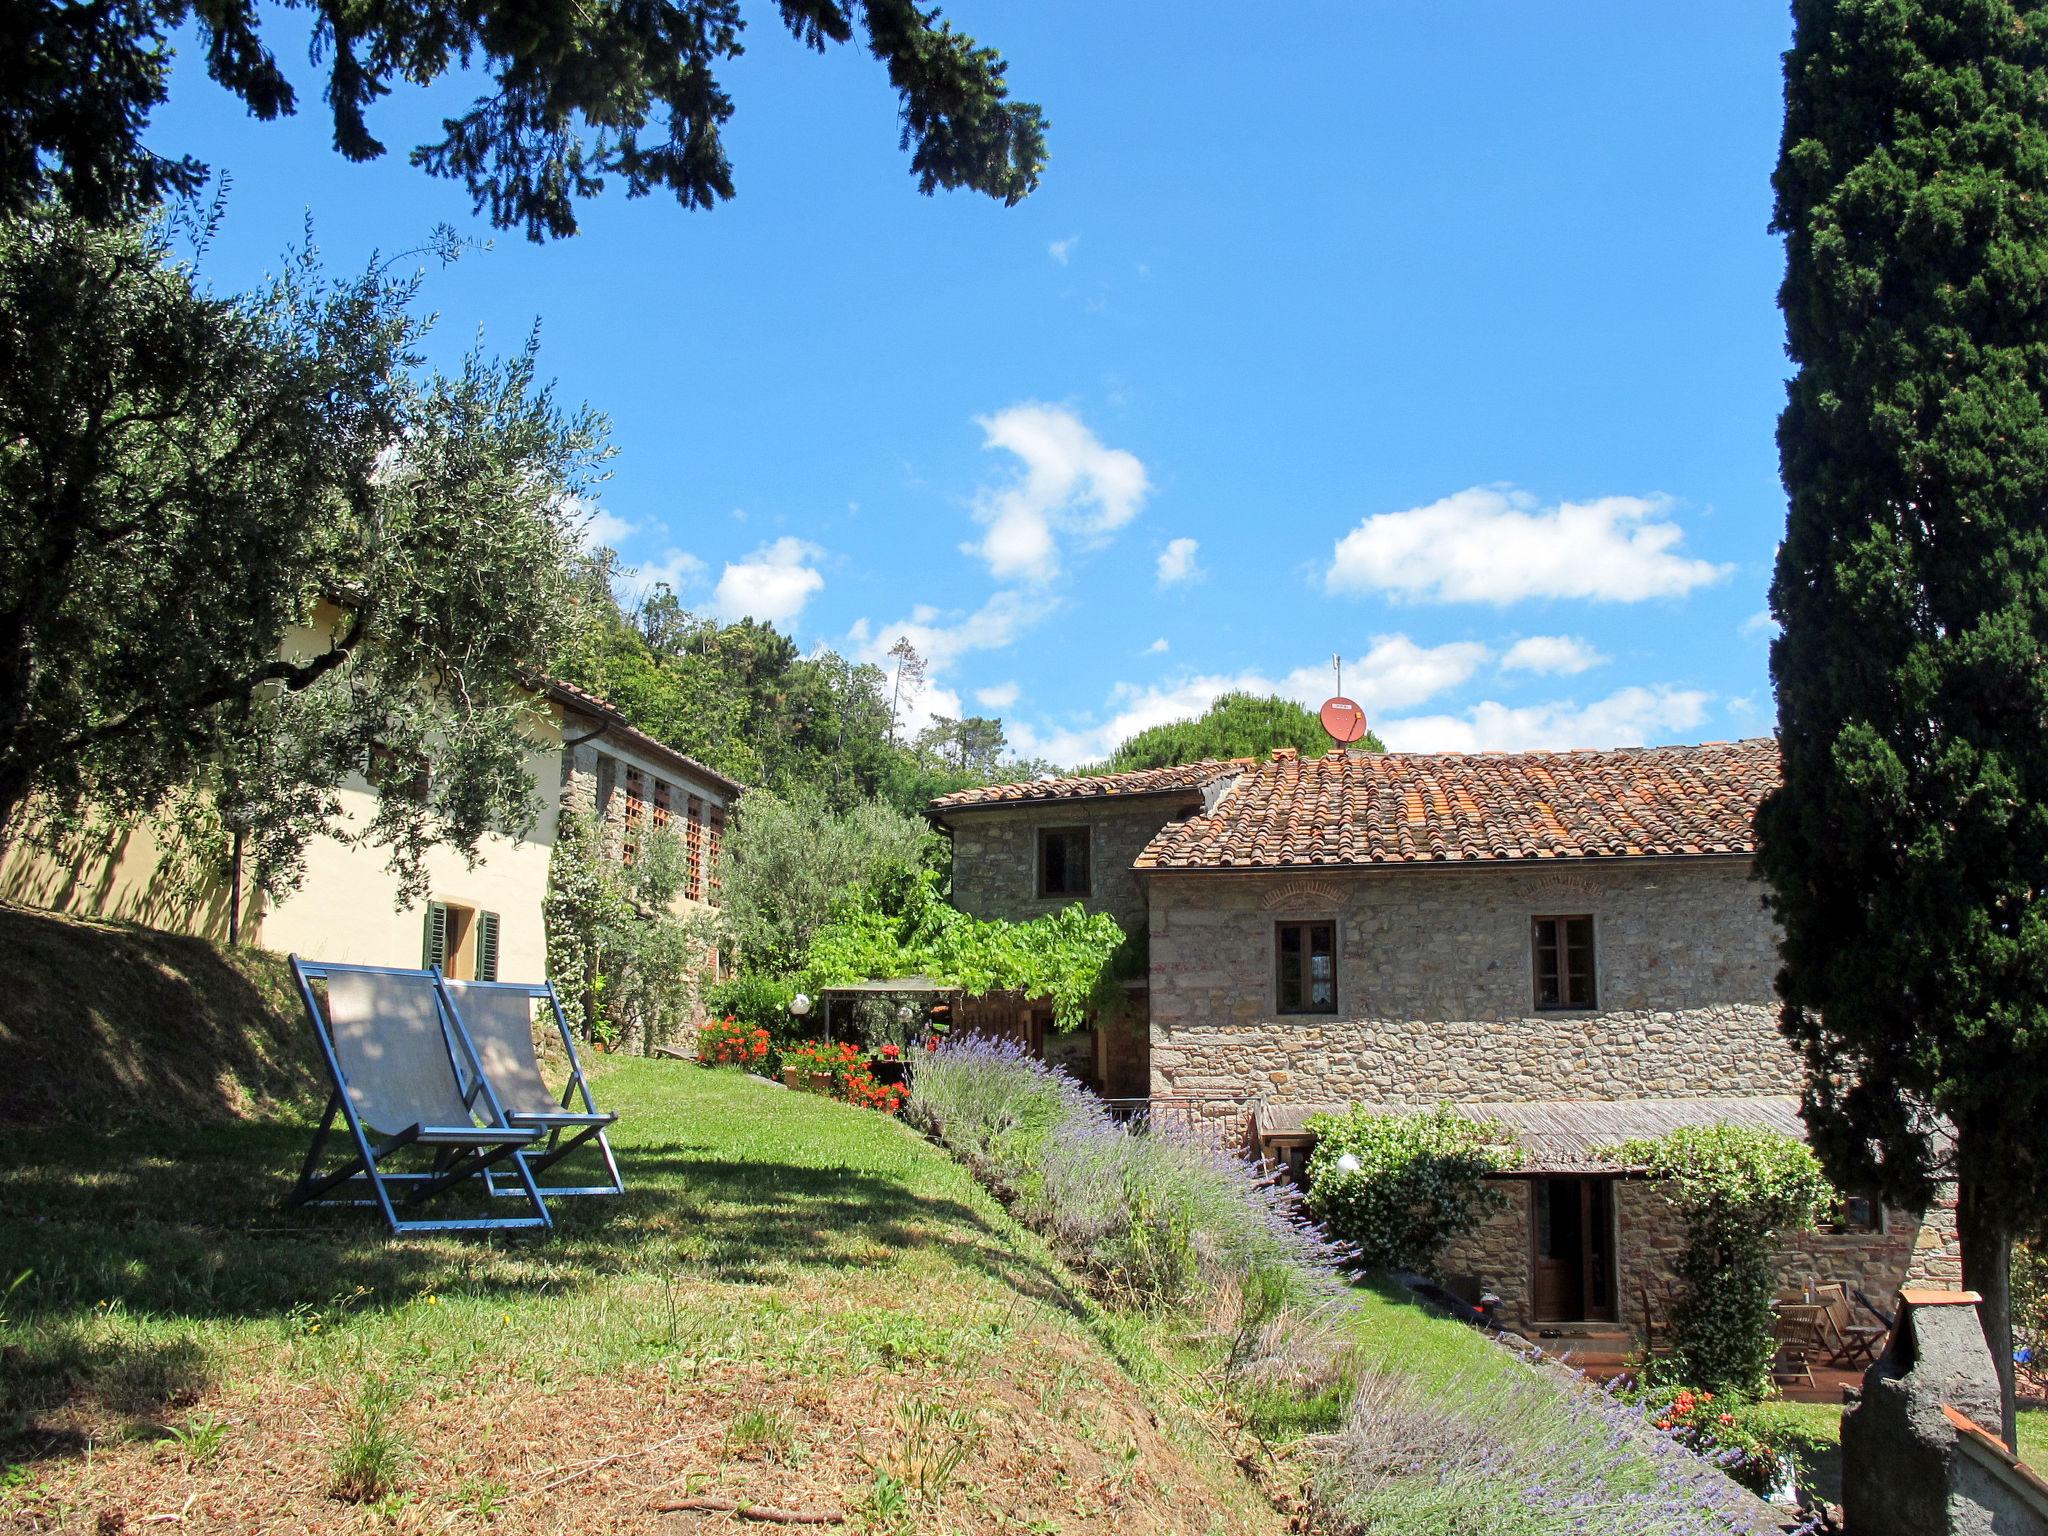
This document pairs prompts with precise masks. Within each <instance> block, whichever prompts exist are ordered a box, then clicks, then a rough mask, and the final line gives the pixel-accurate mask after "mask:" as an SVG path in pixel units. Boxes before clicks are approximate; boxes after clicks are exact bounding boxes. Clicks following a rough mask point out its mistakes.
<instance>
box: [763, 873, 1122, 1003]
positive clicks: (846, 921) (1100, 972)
mask: <svg viewBox="0 0 2048 1536" xmlns="http://www.w3.org/2000/svg"><path fill="white" fill-rule="evenodd" d="M1136 963H1137V962H1136V953H1135V950H1134V947H1133V945H1132V943H1131V941H1130V940H1129V939H1128V938H1127V937H1126V935H1125V933H1124V931H1123V929H1122V928H1121V927H1120V926H1119V925H1118V923H1117V921H1116V919H1115V918H1113V917H1110V916H1108V915H1107V914H1106V913H1101V912H1094V913H1091V912H1089V911H1087V910H1086V909H1085V908H1083V907H1082V906H1080V905H1079V904H1078V903H1076V904H1075V905H1073V906H1069V907H1065V908H1062V909H1061V910H1060V911H1058V912H1050V913H1047V914H1046V915H1045V916H1043V917H1036V918H1033V919H1032V920H1031V921H1029V922H1025V923H1010V922H1001V921H995V920H988V919H983V918H975V917H969V916H968V915H967V914H966V913H964V912H962V911H960V910H959V908H957V907H954V906H951V905H949V904H948V903H947V902H946V901H945V899H944V897H943V896H942V895H941V894H940V890H939V882H938V877H937V876H936V875H934V874H932V873H930V872H929V871H927V872H925V874H924V875H923V876H922V877H921V878H920V880H919V881H918V882H917V884H916V886H915V887H914V888H913V890H912V891H911V892H910V895H909V898H908V900H906V901H905V902H904V903H903V905H902V909H901V910H900V911H894V912H891V911H886V910H884V908H883V904H882V902H881V901H880V900H879V899H878V898H877V897H876V895H875V894H874V893H873V892H872V891H870V890H868V889H866V888H862V889H859V890H856V891H855V892H853V893H852V895H850V896H848V897H847V898H845V899H844V900H842V901H841V902H839V903H838V904H837V905H836V906H835V908H834V910H833V915H832V918H831V920H830V921H829V922H828V923H826V925H825V926H824V927H823V928H822V929H821V930H820V931H819V932H818V935H817V937H816V938H815V939H814V940H813V941H812V943H811V948H810V955H809V960H808V963H807V966H806V969H805V973H804V980H805V985H806V986H808V987H810V988H812V989H814V990H815V989H816V988H818V987H827V986H837V985H843V984H845V983H847V982H854V981H868V980H877V979H882V978H886V977H893V976H929V977H931V978H932V979H933V980H934V981H937V982H939V983H940V984H941V985H944V986H948V987H958V988H959V989H960V990H961V991H963V992H965V993H967V994H968V995H969V996H973V997H979V996H984V995H986V994H987V993H990V992H1021V993H1023V994H1024V995H1025V996H1027V997H1031V998H1035V999H1041V1000H1043V1001H1045V1002H1047V1003H1049V1004H1050V1005H1051V1007H1052V1011H1053V1019H1054V1022H1055V1023H1056V1024H1058V1025H1059V1027H1060V1028H1062V1029H1075V1028H1078V1027H1080V1026H1081V1025H1082V1024H1083V1023H1085V1022H1086V1021H1087V1018H1088V1016H1089V1014H1090V1013H1092V1012H1097V1011H1100V1010H1102V1009H1104V1008H1106V1007H1107V1006H1108V1005H1109V1004H1110V1003H1112V1002H1113V1001H1115V992H1116V983H1117V982H1118V981H1120V980H1121V979H1122V978H1123V976H1124V975H1125V974H1126V973H1127V972H1128V971H1129V970H1130V969H1131V968H1132V967H1134V966H1135V964H1136Z"/></svg>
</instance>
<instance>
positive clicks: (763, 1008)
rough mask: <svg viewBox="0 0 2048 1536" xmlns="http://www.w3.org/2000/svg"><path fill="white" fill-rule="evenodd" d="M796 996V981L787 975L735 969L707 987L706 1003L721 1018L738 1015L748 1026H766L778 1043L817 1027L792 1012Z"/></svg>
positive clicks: (754, 1027) (736, 1017) (771, 1038)
mask: <svg viewBox="0 0 2048 1536" xmlns="http://www.w3.org/2000/svg"><path fill="white" fill-rule="evenodd" d="M795 996H796V984H795V983H794V982H792V981H791V980H789V978H787V977H785V976H772V975H770V974H769V973H768V972H766V971H735V972H734V973H733V974H732V975H730V976H728V977H726V978H725V979H724V980H723V981H718V982H713V983H712V984H711V985H710V986H708V987H706V988H705V989H704V1006H705V1008H706V1009H707V1010H708V1011H709V1012H710V1013H711V1014H712V1015H713V1016H714V1017H717V1018H721V1019H737V1020H739V1022H740V1023H742V1024H744V1025H746V1026H747V1027H748V1028H749V1029H765V1030H767V1031H768V1038H769V1039H770V1040H771V1041H773V1042H774V1043H775V1044H776V1045H777V1046H778V1047H779V1046H782V1045H785V1044H788V1043H789V1042H790V1041H792V1040H795V1039H796V1038H797V1036H798V1035H799V1034H801V1033H802V1031H803V1027H804V1026H805V1025H809V1026H811V1027H813V1028H815V1027H816V1021H815V1020H813V1019H797V1018H794V1017H792V1016H791V1014H790V1011H789V1000H790V999H791V998H792V997H795Z"/></svg>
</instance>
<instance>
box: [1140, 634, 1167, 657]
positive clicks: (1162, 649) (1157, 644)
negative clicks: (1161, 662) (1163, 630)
mask: <svg viewBox="0 0 2048 1536" xmlns="http://www.w3.org/2000/svg"><path fill="white" fill-rule="evenodd" d="M1172 649H1173V647H1172V646H1171V645H1170V644H1169V643H1168V642H1167V639H1166V636H1164V635H1161V636H1160V637H1159V638H1158V639H1157V640H1154V641H1153V642H1152V643H1151V644H1150V645H1148V646H1146V647H1145V654H1146V655H1147V656H1164V655H1165V654H1166V653H1167V652H1168V651H1170V650H1172Z"/></svg>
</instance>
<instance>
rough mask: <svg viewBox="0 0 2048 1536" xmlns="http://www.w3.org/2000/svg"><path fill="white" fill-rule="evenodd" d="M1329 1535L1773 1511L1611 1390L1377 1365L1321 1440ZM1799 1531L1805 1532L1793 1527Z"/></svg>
mask: <svg viewBox="0 0 2048 1536" xmlns="http://www.w3.org/2000/svg"><path fill="white" fill-rule="evenodd" d="M1316 1449H1317V1469H1316V1472H1315V1474H1314V1476H1313V1478H1312V1479H1311V1481H1310V1485H1309V1490H1308V1492H1309V1500H1310V1506H1311V1510H1312V1514H1313V1518H1314V1522H1315V1528H1316V1529H1317V1530H1319V1531H1323V1532H1327V1533H1329V1536H1364V1533H1366V1532H1371V1533H1373V1536H1453V1533H1455V1536H1612V1533H1615V1532H1627V1533H1629V1536H1775V1533H1777V1532H1778V1531H1779V1530H1780V1529H1781V1525H1780V1523H1779V1521H1778V1519H1777V1517H1776V1516H1775V1515H1774V1514H1772V1513H1769V1512H1766V1511H1764V1510H1763V1509H1761V1508H1760V1507H1759V1506H1758V1505H1756V1504H1754V1503H1752V1502H1751V1501H1749V1500H1747V1499H1746V1498H1744V1497H1743V1496H1742V1495H1741V1494H1739V1493H1738V1492H1737V1491H1736V1490H1735V1489H1734V1488H1733V1487H1732V1485H1730V1484H1729V1483H1728V1482H1727V1480H1726V1479H1725V1478H1723V1477H1721V1476H1720V1475H1719V1474H1718V1473H1717V1472H1716V1471H1715V1470H1714V1468H1712V1467H1711V1466H1709V1465H1707V1464H1706V1463H1704V1462H1702V1461H1700V1460H1699V1459H1698V1458H1697V1457H1695V1456H1693V1455H1692V1454H1691V1453H1690V1452H1688V1451H1686V1450H1685V1449H1683V1448H1682V1447H1680V1446H1678V1445H1676V1444H1675V1443H1673V1442H1672V1441H1671V1440H1670V1439H1669V1438H1668V1437H1660V1438H1647V1439H1646V1438H1645V1436H1644V1433H1643V1429H1642V1420H1641V1417H1640V1414H1639V1413H1638V1412H1637V1410H1636V1409H1635V1407H1634V1406H1633V1405H1631V1404H1629V1403H1627V1402H1625V1401H1622V1400H1621V1399H1619V1398H1618V1397H1616V1396H1614V1395H1613V1394H1610V1393H1606V1392H1599V1391H1591V1390H1588V1391H1576V1392H1575V1391H1568V1390H1560V1389H1559V1387H1558V1386H1557V1385H1556V1384H1555V1383H1553V1382H1550V1381H1547V1380H1545V1379H1544V1378H1543V1377H1541V1376H1539V1375H1537V1374H1535V1373H1533V1372H1523V1371H1502V1372H1499V1373H1497V1374H1480V1373H1477V1372H1466V1373H1462V1374H1456V1375H1452V1376H1449V1377H1437V1378H1436V1379H1434V1380H1431V1379H1427V1378H1424V1377H1422V1376H1417V1375H1395V1374H1392V1373H1381V1372H1374V1373H1371V1374H1368V1375H1366V1376H1365V1377H1364V1378H1363V1379H1361V1380H1360V1382H1359V1383H1358V1386H1357V1390H1356V1392H1355V1394H1354V1395H1353V1398H1352V1404H1351V1410H1350V1412H1349V1413H1348V1414H1347V1415H1346V1417H1345V1421H1344V1426H1343V1428H1342V1429H1341V1430H1339V1431H1338V1432H1337V1433H1335V1434H1332V1435H1326V1436H1323V1437H1321V1438H1320V1439H1319V1441H1318V1442H1317V1447H1316ZM1795 1536H1796V1533H1795Z"/></svg>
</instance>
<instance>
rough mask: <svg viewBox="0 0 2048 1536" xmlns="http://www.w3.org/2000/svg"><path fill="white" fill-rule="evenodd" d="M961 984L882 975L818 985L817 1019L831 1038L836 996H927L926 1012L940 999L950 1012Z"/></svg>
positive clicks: (962, 990) (917, 977) (963, 989)
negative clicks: (873, 977) (828, 985)
mask: <svg viewBox="0 0 2048 1536" xmlns="http://www.w3.org/2000/svg"><path fill="white" fill-rule="evenodd" d="M965 995H966V989H965V988H964V987H952V986H947V985H946V984H945V983H944V982H940V981H934V980H932V978H931V977H929V976H885V977H881V978H879V979H877V980H874V981H849V982H846V983H844V984H843V985H840V986H836V987H820V988H819V989H818V1014H819V1023H820V1025H821V1026H822V1027H823V1029H824V1031H825V1038H826V1039H827V1040H830V1039H831V1038H832V1004H833V1002H834V1001H835V1000H837V999H839V998H862V997H896V996H905V997H922V998H925V999H927V1001H926V1003H925V1005H924V1007H925V1011H926V1012H927V1013H929V1012H930V1011H931V1009H932V1008H933V1007H934V1006H937V1005H938V1004H940V1003H943V1004H944V1006H945V1007H946V1008H947V1010H948V1011H949V1012H950V1011H951V1008H952V999H954V998H958V997H964V996H965Z"/></svg>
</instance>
